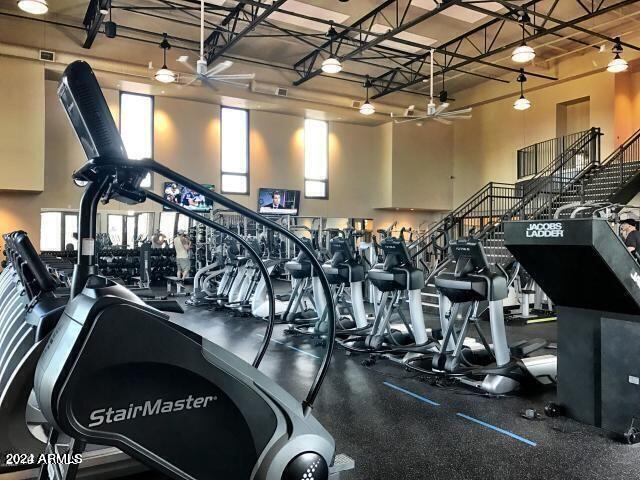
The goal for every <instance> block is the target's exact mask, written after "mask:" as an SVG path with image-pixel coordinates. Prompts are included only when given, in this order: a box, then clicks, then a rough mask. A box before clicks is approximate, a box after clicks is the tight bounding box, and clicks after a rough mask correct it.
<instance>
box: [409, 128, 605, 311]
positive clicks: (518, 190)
mask: <svg viewBox="0 0 640 480" xmlns="http://www.w3.org/2000/svg"><path fill="white" fill-rule="evenodd" d="M600 135H601V134H600V130H599V129H598V128H592V129H590V130H587V131H585V132H581V133H580V134H579V135H577V138H575V139H574V141H573V143H571V144H567V143H563V145H564V147H563V149H562V151H561V152H560V153H559V154H558V155H557V156H556V158H555V159H554V160H553V161H549V162H547V163H546V165H545V166H544V168H541V169H540V171H539V172H537V173H536V174H535V175H533V176H532V177H531V178H530V179H528V180H527V181H525V182H521V183H518V184H507V183H494V182H491V183H488V184H487V185H485V186H484V187H483V188H481V189H480V190H479V191H478V192H476V193H475V194H474V195H472V196H471V197H470V198H469V200H467V201H466V202H464V203H463V204H462V205H461V206H460V207H458V208H456V209H455V210H453V211H452V212H451V213H450V214H448V215H447V216H446V217H445V218H443V219H442V220H441V221H440V222H438V223H437V224H435V225H434V226H433V227H431V228H430V229H429V230H428V231H427V232H426V233H425V234H424V235H422V236H421V237H420V238H419V239H418V240H417V241H416V242H414V243H413V244H412V245H411V249H410V250H411V252H412V255H413V257H414V258H415V259H416V261H418V262H421V263H422V264H425V265H433V264H434V259H433V256H434V251H435V249H436V248H437V247H440V248H442V247H443V246H444V244H445V243H446V241H447V239H456V238H460V237H465V236H475V237H477V238H481V239H483V241H484V245H485V251H486V253H487V256H488V257H489V260H490V261H492V262H495V263H506V262H508V261H509V260H510V257H511V256H510V254H509V252H508V251H507V250H506V248H505V247H504V238H503V230H502V225H503V222H504V221H507V220H514V219H519V218H531V217H534V218H535V217H536V216H538V215H545V213H552V212H553V211H555V208H554V202H556V201H557V200H558V199H559V198H560V197H561V196H562V195H564V194H566V192H568V191H573V188H574V186H575V185H577V184H579V183H580V181H581V179H583V178H584V177H585V175H587V173H588V172H590V171H591V170H592V169H593V168H594V167H595V166H597V165H598V163H599V160H600ZM423 305H424V306H425V307H426V308H427V313H436V312H437V296H436V292H435V288H434V287H433V285H432V284H428V285H427V286H426V287H425V289H424V291H423Z"/></svg>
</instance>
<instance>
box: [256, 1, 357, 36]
mask: <svg viewBox="0 0 640 480" xmlns="http://www.w3.org/2000/svg"><path fill="white" fill-rule="evenodd" d="M265 3H271V1H269V2H265ZM282 8H284V9H285V10H289V11H291V12H296V13H300V14H302V15H306V16H308V17H315V18H320V19H322V20H325V21H326V20H330V21H333V22H336V23H344V22H346V20H348V19H349V15H345V14H343V13H340V12H334V11H333V10H327V9H326V8H322V7H316V6H315V5H309V4H308V3H303V2H299V1H297V0H289V1H288V2H286V3H285V4H284V5H283V6H282ZM269 20H274V21H277V22H282V23H288V24H289V25H295V26H296V27H302V28H307V29H309V30H315V31H317V32H326V31H327V30H329V27H328V26H327V25H326V24H324V23H321V22H314V21H313V20H307V19H306V18H299V17H294V16H293V15H288V14H286V13H282V12H277V11H276V12H273V13H272V14H271V15H269Z"/></svg>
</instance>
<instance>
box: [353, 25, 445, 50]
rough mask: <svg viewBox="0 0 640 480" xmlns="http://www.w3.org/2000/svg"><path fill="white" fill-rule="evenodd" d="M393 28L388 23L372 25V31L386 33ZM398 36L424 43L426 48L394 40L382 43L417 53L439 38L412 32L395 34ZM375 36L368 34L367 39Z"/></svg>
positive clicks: (369, 39) (381, 43)
mask: <svg viewBox="0 0 640 480" xmlns="http://www.w3.org/2000/svg"><path fill="white" fill-rule="evenodd" d="M390 29H391V27H389V26H387V25H382V24H380V23H376V24H374V25H373V26H372V27H371V31H372V32H374V33H386V32H388V31H389V30H390ZM395 37H396V38H400V39H402V40H407V41H409V42H413V43H419V44H420V45H424V47H425V48H418V47H412V46H411V45H405V44H403V43H400V42H394V41H393V40H385V41H384V42H380V45H384V46H386V47H390V48H395V49H397V50H402V51H403V52H410V53H417V52H420V51H423V50H425V49H426V47H428V46H429V45H432V44H434V43H436V41H437V40H435V39H433V38H429V37H425V36H423V35H417V34H415V33H411V32H400V33H399V34H397V35H395ZM373 38H374V37H373V36H372V35H368V36H367V40H366V41H371V40H372V39H373Z"/></svg>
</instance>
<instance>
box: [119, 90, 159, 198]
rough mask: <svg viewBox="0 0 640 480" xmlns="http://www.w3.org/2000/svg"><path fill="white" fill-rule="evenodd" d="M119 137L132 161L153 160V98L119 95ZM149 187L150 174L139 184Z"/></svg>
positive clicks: (128, 94) (131, 94) (122, 93)
mask: <svg viewBox="0 0 640 480" xmlns="http://www.w3.org/2000/svg"><path fill="white" fill-rule="evenodd" d="M120 135H121V136H122V141H123V143H124V148H125V149H126V150H127V155H128V156H129V158H131V159H133V160H141V159H143V158H153V97H152V96H150V95H139V94H137V93H127V92H121V93H120ZM141 186H142V187H145V188H150V187H151V173H149V174H148V175H147V177H146V178H145V179H144V180H143V181H142V183H141Z"/></svg>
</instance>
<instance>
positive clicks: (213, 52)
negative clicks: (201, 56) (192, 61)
mask: <svg viewBox="0 0 640 480" xmlns="http://www.w3.org/2000/svg"><path fill="white" fill-rule="evenodd" d="M286 1H287V0H274V2H273V3H272V4H271V5H269V6H268V7H266V8H259V7H256V6H252V7H251V10H252V20H251V21H250V22H249V23H248V24H247V25H246V26H245V27H244V28H243V29H242V30H241V31H239V32H237V33H236V32H235V26H236V22H237V16H239V15H240V14H241V13H242V7H244V3H243V2H240V3H239V4H238V7H240V8H239V9H238V13H237V16H236V18H235V19H233V20H230V21H232V22H233V28H231V33H230V34H228V35H225V34H224V33H221V34H220V35H217V36H215V37H211V36H210V37H209V39H207V41H206V42H205V50H206V51H207V52H208V53H207V63H212V62H215V61H216V60H217V59H218V58H220V57H221V56H222V55H224V54H225V53H226V52H227V51H228V50H229V49H230V48H231V47H233V46H234V45H235V44H236V43H238V42H239V41H240V40H242V38H243V37H245V36H246V35H247V34H248V33H250V32H252V31H253V30H254V29H255V28H256V27H257V26H258V25H260V23H261V22H262V21H263V20H264V19H266V18H267V17H268V16H269V15H271V14H272V13H273V12H274V11H276V10H277V9H278V8H279V7H280V6H282V5H284V3H285V2H286ZM225 26H226V25H225ZM214 33H215V32H214Z"/></svg>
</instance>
